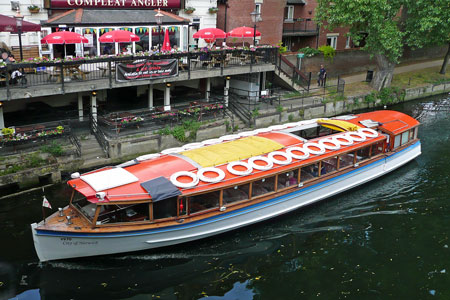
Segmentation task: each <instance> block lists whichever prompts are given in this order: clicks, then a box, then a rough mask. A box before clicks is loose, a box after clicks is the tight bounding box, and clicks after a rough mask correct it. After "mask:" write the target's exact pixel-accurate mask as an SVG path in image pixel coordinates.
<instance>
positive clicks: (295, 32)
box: [283, 18, 319, 36]
mask: <svg viewBox="0 0 450 300" xmlns="http://www.w3.org/2000/svg"><path fill="white" fill-rule="evenodd" d="M317 34H319V27H318V26H317V24H316V23H315V22H314V21H313V20H312V19H302V18H299V19H285V20H284V24H283V36H315V35H317Z"/></svg>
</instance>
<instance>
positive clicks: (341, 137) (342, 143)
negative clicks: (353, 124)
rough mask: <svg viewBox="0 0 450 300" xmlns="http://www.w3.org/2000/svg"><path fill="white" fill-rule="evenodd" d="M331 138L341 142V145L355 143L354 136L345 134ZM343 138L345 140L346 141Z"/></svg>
mask: <svg viewBox="0 0 450 300" xmlns="http://www.w3.org/2000/svg"><path fill="white" fill-rule="evenodd" d="M331 139H332V140H334V141H336V142H338V143H339V144H341V146H350V145H353V138H352V137H350V136H346V135H344V134H338V135H335V136H333V137H332V138H331ZM342 140H345V142H344V141H342Z"/></svg>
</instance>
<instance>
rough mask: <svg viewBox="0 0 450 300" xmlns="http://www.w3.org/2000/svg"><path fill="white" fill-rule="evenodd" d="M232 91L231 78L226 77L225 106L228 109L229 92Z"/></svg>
mask: <svg viewBox="0 0 450 300" xmlns="http://www.w3.org/2000/svg"><path fill="white" fill-rule="evenodd" d="M229 90H230V76H227V77H225V88H224V89H223V100H224V101H225V106H226V107H228V99H229V98H228V97H229V96H228V91H229Z"/></svg>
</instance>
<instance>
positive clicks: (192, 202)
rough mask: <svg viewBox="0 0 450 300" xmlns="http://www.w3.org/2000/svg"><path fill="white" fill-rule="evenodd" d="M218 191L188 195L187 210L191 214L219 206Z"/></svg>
mask: <svg viewBox="0 0 450 300" xmlns="http://www.w3.org/2000/svg"><path fill="white" fill-rule="evenodd" d="M219 197H220V191H215V192H211V193H206V194H201V195H197V196H193V197H190V199H189V212H190V213H191V214H193V213H197V212H200V211H204V210H208V209H213V208H216V207H219Z"/></svg>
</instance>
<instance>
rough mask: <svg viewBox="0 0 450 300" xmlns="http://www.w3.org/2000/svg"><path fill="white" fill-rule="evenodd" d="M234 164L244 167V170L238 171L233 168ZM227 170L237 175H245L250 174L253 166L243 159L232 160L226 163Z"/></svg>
mask: <svg viewBox="0 0 450 300" xmlns="http://www.w3.org/2000/svg"><path fill="white" fill-rule="evenodd" d="M235 166H241V167H244V168H245V171H239V170H236V169H234V167H235ZM227 170H228V172H230V173H231V174H233V175H238V176H247V175H250V174H251V173H252V172H253V168H252V166H250V164H248V163H246V162H243V161H233V162H230V163H229V164H228V165H227Z"/></svg>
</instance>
